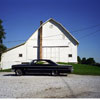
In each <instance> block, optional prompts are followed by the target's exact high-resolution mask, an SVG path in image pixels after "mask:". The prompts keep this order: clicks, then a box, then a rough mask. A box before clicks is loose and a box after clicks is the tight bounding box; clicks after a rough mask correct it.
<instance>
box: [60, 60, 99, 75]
mask: <svg viewBox="0 0 100 100" xmlns="http://www.w3.org/2000/svg"><path fill="white" fill-rule="evenodd" d="M59 64H64V65H66V64H68V63H62V62H60V63H59ZM69 65H72V66H73V68H74V71H73V74H79V75H100V67H97V66H91V65H84V64H69Z"/></svg>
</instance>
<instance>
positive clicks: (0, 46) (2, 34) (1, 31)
mask: <svg viewBox="0 0 100 100" xmlns="http://www.w3.org/2000/svg"><path fill="white" fill-rule="evenodd" d="M5 34H6V33H5V32H4V29H3V26H2V20H1V19H0V61H1V54H2V53H3V52H4V51H5V50H6V46H4V45H3V39H5Z"/></svg>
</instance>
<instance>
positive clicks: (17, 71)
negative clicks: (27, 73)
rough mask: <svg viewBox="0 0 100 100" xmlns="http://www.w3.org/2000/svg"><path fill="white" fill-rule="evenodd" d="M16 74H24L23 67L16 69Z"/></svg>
mask: <svg viewBox="0 0 100 100" xmlns="http://www.w3.org/2000/svg"><path fill="white" fill-rule="evenodd" d="M15 74H16V75H17V76H22V75H23V72H22V70H21V69H16V71H15Z"/></svg>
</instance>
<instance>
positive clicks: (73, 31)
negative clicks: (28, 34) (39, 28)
mask: <svg viewBox="0 0 100 100" xmlns="http://www.w3.org/2000/svg"><path fill="white" fill-rule="evenodd" d="M97 26H100V24H97V25H94V26H90V27H86V28H83V29H79V30H75V31H71V32H78V31H84V30H87V29H91V28H94V27H97ZM96 32H98V30H97V31H96ZM96 32H93V33H96ZM90 34H92V33H89V34H87V35H90ZM58 35H61V34H57V35H50V36H47V37H43V38H48V37H54V36H58ZM87 35H86V36H87ZM86 36H83V37H81V38H84V37H86ZM79 39H80V38H79ZM20 41H26V40H16V41H6V42H4V43H13V42H20Z"/></svg>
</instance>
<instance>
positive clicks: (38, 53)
mask: <svg viewBox="0 0 100 100" xmlns="http://www.w3.org/2000/svg"><path fill="white" fill-rule="evenodd" d="M42 23H43V22H42V21H40V26H41V25H42ZM37 59H42V26H41V27H40V28H39V30H38V51H37Z"/></svg>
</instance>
